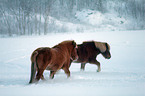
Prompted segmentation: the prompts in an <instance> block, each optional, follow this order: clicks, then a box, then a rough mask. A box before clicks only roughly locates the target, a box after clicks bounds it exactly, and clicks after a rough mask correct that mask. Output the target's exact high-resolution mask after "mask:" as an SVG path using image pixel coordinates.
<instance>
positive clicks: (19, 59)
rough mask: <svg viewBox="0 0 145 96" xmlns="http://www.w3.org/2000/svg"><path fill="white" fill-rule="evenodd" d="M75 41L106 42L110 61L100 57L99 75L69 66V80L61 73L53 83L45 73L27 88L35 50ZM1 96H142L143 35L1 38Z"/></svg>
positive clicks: (144, 76) (144, 68) (88, 68)
mask: <svg viewBox="0 0 145 96" xmlns="http://www.w3.org/2000/svg"><path fill="white" fill-rule="evenodd" d="M68 39H69V40H70V39H71V40H72V39H74V40H75V41H76V42H77V43H78V44H80V43H82V42H83V41H86V40H96V41H104V42H108V43H109V44H110V46H111V55H112V58H111V59H110V60H106V59H104V58H103V56H102V55H99V56H98V61H100V62H101V68H102V70H101V72H99V73H98V72H96V70H97V67H96V66H95V65H91V64H88V65H87V66H86V70H85V71H80V64H76V63H72V65H71V67H70V71H71V77H70V78H67V77H66V75H65V74H64V72H63V71H62V70H60V71H59V72H58V73H57V74H56V75H55V77H54V79H53V80H50V79H49V72H48V71H45V73H44V75H45V78H46V81H40V82H39V83H38V84H32V85H29V84H28V82H29V77H30V63H31V62H30V55H31V53H32V51H33V50H34V49H36V48H38V47H42V46H48V47H52V46H54V45H56V44H58V43H60V42H61V41H63V40H68ZM0 45H1V46H0V53H1V54H0V66H1V67H0V96H33V95H34V96H52V95H54V96H145V91H144V89H145V59H144V58H145V55H144V54H145V50H144V49H145V31H144V30H142V31H110V32H101V31H100V32H86V33H72V34H67V33H66V34H50V35H45V36H41V37H39V36H22V37H13V38H0Z"/></svg>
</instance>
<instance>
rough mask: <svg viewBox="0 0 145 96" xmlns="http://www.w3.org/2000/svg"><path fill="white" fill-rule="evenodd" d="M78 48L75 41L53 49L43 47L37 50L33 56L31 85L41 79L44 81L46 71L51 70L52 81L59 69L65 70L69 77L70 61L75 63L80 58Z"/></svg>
mask: <svg viewBox="0 0 145 96" xmlns="http://www.w3.org/2000/svg"><path fill="white" fill-rule="evenodd" d="M76 48H77V45H76V43H75V42H74V41H63V42H61V43H59V44H58V45H56V46H54V47H52V48H49V47H41V48H38V49H36V50H35V51H34V52H33V53H32V55H31V77H30V82H29V83H33V82H36V81H38V80H39V79H40V78H41V79H42V80H43V79H44V77H43V72H44V70H50V78H52V79H53V78H54V74H55V73H56V72H57V71H58V70H59V69H63V70H64V71H65V73H66V74H67V76H68V77H69V76H70V71H69V64H70V60H72V61H73V60H76V59H77V58H78V55H77V49H76ZM36 71H37V74H36ZM35 74H36V76H35Z"/></svg>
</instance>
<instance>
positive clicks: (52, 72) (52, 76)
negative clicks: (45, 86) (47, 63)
mask: <svg viewBox="0 0 145 96" xmlns="http://www.w3.org/2000/svg"><path fill="white" fill-rule="evenodd" d="M55 73H56V71H50V79H53V78H54V74H55Z"/></svg>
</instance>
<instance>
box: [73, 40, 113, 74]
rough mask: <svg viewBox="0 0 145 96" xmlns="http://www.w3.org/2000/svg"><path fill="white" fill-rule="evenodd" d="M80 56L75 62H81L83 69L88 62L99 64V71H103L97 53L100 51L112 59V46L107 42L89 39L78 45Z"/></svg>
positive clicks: (105, 56)
mask: <svg viewBox="0 0 145 96" xmlns="http://www.w3.org/2000/svg"><path fill="white" fill-rule="evenodd" d="M77 53H78V56H79V58H78V59H77V61H76V62H75V63H81V69H82V70H84V69H85V65H86V63H90V64H95V65H97V66H98V70H97V72H100V71H101V68H100V62H98V61H97V60H96V58H97V55H99V54H100V53H101V54H102V55H103V57H104V58H106V59H110V58H111V54H110V46H109V44H108V43H105V42H96V41H87V42H83V44H80V45H78V50H77Z"/></svg>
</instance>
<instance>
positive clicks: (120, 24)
mask: <svg viewBox="0 0 145 96" xmlns="http://www.w3.org/2000/svg"><path fill="white" fill-rule="evenodd" d="M75 17H76V18H77V19H78V20H79V21H80V22H83V23H86V24H90V25H93V26H96V28H97V29H101V30H102V29H103V30H124V29H126V28H127V27H126V25H129V23H130V22H131V21H129V20H126V19H125V18H123V17H121V16H119V15H117V13H115V12H110V13H101V12H99V11H94V10H89V9H84V10H82V11H77V12H76V15H75Z"/></svg>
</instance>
